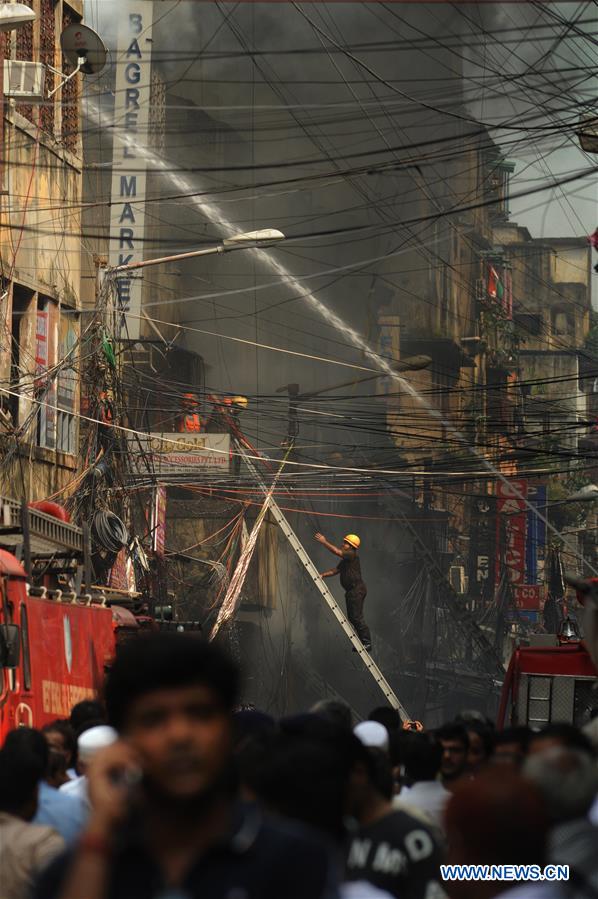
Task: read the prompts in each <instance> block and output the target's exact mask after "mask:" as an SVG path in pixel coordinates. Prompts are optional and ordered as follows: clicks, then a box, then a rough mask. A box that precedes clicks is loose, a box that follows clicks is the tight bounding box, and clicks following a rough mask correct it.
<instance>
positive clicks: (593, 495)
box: [566, 484, 598, 503]
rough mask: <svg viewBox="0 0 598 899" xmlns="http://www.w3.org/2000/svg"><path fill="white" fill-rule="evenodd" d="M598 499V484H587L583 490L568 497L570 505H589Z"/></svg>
mask: <svg viewBox="0 0 598 899" xmlns="http://www.w3.org/2000/svg"><path fill="white" fill-rule="evenodd" d="M596 499H598V487H597V486H596V484H586V486H585V487H582V488H581V490H576V491H575V493H572V494H571V495H570V496H568V497H567V500H566V501H567V502H568V503H588V502H592V501H593V500H596Z"/></svg>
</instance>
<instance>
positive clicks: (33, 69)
mask: <svg viewBox="0 0 598 899" xmlns="http://www.w3.org/2000/svg"><path fill="white" fill-rule="evenodd" d="M45 83H46V67H45V66H44V65H42V64H41V63H39V62H21V60H17V59H5V60H4V94H5V96H7V97H10V98H11V100H23V101H25V102H27V103H42V102H43V101H44V99H45V94H44V87H45Z"/></svg>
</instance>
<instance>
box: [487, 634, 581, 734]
mask: <svg viewBox="0 0 598 899" xmlns="http://www.w3.org/2000/svg"><path fill="white" fill-rule="evenodd" d="M531 639H532V645H530V646H521V647H518V648H517V649H516V650H515V652H514V653H513V655H512V657H511V662H510V664H509V667H508V669H507V674H506V677H505V682H504V686H503V690H502V696H501V701H500V707H499V712H498V719H497V724H498V727H501V728H502V727H510V726H511V725H515V724H527V725H529V726H530V727H534V728H538V727H542V726H543V725H545V724H548V723H549V722H550V721H568V722H570V723H571V724H576V725H583V724H585V723H586V722H587V720H588V717H589V712H590V710H591V709H592V708H593V706H594V705H595V703H596V699H597V697H596V692H595V686H596V683H597V681H596V679H597V678H598V671H597V670H596V668H595V666H594V663H593V662H592V659H591V657H590V654H589V652H588V651H587V649H586V647H585V645H584V644H583V643H582V642H580V641H576V642H567V643H559V642H558V638H557V637H556V635H548V634H546V635H541V637H538V638H536V645H533V643H534V638H533V637H532V638H531Z"/></svg>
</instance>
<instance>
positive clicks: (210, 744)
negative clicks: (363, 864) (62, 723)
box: [34, 633, 337, 899]
mask: <svg viewBox="0 0 598 899" xmlns="http://www.w3.org/2000/svg"><path fill="white" fill-rule="evenodd" d="M238 686H239V674H238V671H237V668H236V666H235V665H234V664H233V663H232V662H231V661H230V660H229V659H228V657H227V656H225V655H224V654H223V653H222V652H221V651H220V649H218V647H216V646H214V645H213V644H210V643H205V642H203V641H202V640H201V639H200V638H198V637H196V636H191V635H189V634H178V633H161V634H152V635H149V636H145V637H141V638H139V639H138V640H135V641H131V642H130V643H129V644H126V645H125V646H124V647H123V648H122V650H121V651H120V653H119V654H118V655H117V658H116V661H115V663H114V666H113V668H112V670H111V672H110V673H109V675H108V679H107V682H106V689H105V698H106V709H107V713H108V720H109V722H110V724H111V725H112V726H114V727H115V728H116V730H117V731H118V732H119V734H120V739H119V740H118V741H117V742H116V743H114V744H113V745H112V746H110V747H108V748H107V749H105V750H103V751H102V752H100V753H98V754H97V755H96V756H95V757H94V759H93V760H92V762H91V763H90V766H89V771H88V778H89V792H90V798H91V805H92V813H91V817H90V820H89V824H88V827H87V829H86V831H85V833H84V834H83V836H82V838H81V840H80V843H79V845H78V847H77V848H76V849H75V850H74V851H73V852H72V853H70V854H67V855H64V856H62V857H61V858H60V859H58V860H57V861H56V862H55V863H54V864H53V865H51V866H50V868H49V869H48V870H47V871H46V873H45V874H44V875H43V876H42V877H41V879H40V880H39V882H38V884H37V888H36V890H35V891H34V897H35V899H137V897H139V899H146V897H147V899H150V897H151V899H167V897H174V896H175V895H176V896H177V899H183V897H185V899H195V897H197V899H200V897H208V896H209V897H210V899H229V897H232V896H234V897H235V899H237V897H238V899H241V897H243V899H258V897H259V899H280V897H282V896H284V897H285V899H312V897H313V899H335V897H336V896H337V891H336V886H335V877H334V873H333V870H332V865H331V861H330V857H329V854H328V851H327V849H326V848H324V847H323V846H321V845H320V844H319V843H318V842H317V841H316V840H314V839H313V838H312V836H311V835H308V834H307V832H305V831H303V830H301V829H298V828H296V827H294V826H293V825H290V824H283V823H276V824H274V823H272V822H271V821H268V820H265V819H264V818H263V817H262V815H261V813H260V812H259V810H258V809H257V808H255V807H248V806H243V805H241V804H240V803H238V802H237V799H236V787H235V778H234V774H233V770H232V754H231V753H232V710H233V708H234V705H235V703H236V701H237V694H238Z"/></svg>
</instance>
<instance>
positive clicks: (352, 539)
mask: <svg viewBox="0 0 598 899" xmlns="http://www.w3.org/2000/svg"><path fill="white" fill-rule="evenodd" d="M344 541H345V543H348V544H349V546H352V547H353V549H359V547H360V545H361V540H360V539H359V537H358V536H357V534H347V536H346V537H345V538H344Z"/></svg>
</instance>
